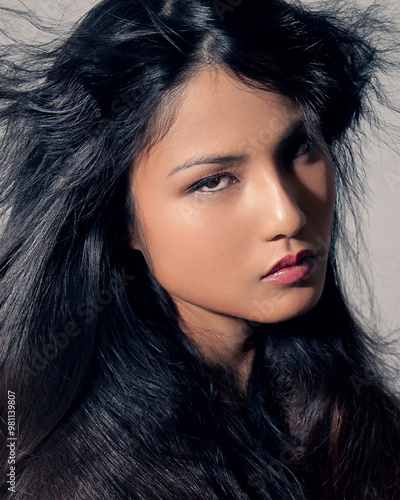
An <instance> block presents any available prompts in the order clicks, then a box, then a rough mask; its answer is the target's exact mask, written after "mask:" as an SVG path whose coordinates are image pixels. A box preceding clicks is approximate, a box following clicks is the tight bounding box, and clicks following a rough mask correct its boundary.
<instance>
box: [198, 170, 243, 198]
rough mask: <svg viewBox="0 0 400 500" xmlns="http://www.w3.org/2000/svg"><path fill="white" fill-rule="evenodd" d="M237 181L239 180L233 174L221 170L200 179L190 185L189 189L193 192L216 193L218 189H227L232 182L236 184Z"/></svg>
mask: <svg viewBox="0 0 400 500" xmlns="http://www.w3.org/2000/svg"><path fill="white" fill-rule="evenodd" d="M236 182H238V180H237V179H236V177H234V176H233V175H232V174H228V173H227V172H221V173H218V174H215V175H211V176H209V177H205V178H204V179H201V180H200V181H198V182H196V183H195V184H193V185H192V186H190V188H189V189H188V191H189V192H191V193H192V192H199V193H215V192H217V191H222V190H223V189H226V188H227V187H229V186H231V185H232V184H236Z"/></svg>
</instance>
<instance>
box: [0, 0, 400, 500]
mask: <svg viewBox="0 0 400 500" xmlns="http://www.w3.org/2000/svg"><path fill="white" fill-rule="evenodd" d="M340 5H342V3H341V2H335V6H336V8H337V7H338V6H340ZM3 10H4V9H3ZM8 12H9V11H8ZM371 14H373V12H371V11H369V13H368V12H364V13H359V15H356V13H355V14H354V16H353V17H352V18H348V20H347V21H345V20H344V17H343V16H340V15H338V16H335V15H333V14H329V13H328V11H322V10H318V11H317V10H310V9H306V8H304V7H303V6H301V5H300V4H299V3H286V2H284V1H280V0H242V1H229V2H228V1H225V2H218V1H212V0H167V1H166V0H130V1H127V0H103V1H102V2H101V3H99V4H98V5H97V6H95V7H94V8H93V9H92V10H91V11H90V12H89V13H88V14H87V15H86V16H85V17H84V18H83V20H81V22H80V23H79V24H78V25H77V26H76V27H75V28H74V30H73V32H72V33H71V34H70V35H69V37H68V38H66V39H65V40H63V41H58V42H55V43H52V44H49V45H47V46H40V47H36V48H34V47H32V46H31V47H30V48H29V51H28V50H26V53H27V54H28V52H29V54H28V56H27V57H26V60H23V59H21V57H15V54H14V52H15V50H14V49H15V47H14V48H12V47H10V46H8V49H7V50H8V53H7V52H6V49H4V52H3V54H2V57H1V60H0V62H1V68H2V69H1V71H0V100H1V108H0V120H1V125H2V131H3V132H2V142H1V150H2V155H1V170H0V207H1V210H2V213H3V216H4V220H5V222H4V225H5V226H4V229H3V231H2V234H1V239H0V278H1V291H0V293H1V295H0V328H1V344H0V363H1V365H0V366H1V372H0V377H1V392H0V405H1V408H0V415H1V416H2V419H4V421H5V425H3V427H2V431H1V432H2V436H3V438H4V440H3V442H2V443H1V445H2V446H1V460H0V464H1V467H2V468H1V474H2V476H1V477H2V484H1V488H2V489H1V494H2V495H3V497H4V498H5V497H6V496H7V495H9V496H10V498H14V499H25V498H37V499H39V498H40V499H49V500H54V499H63V500H68V499H71V500H77V499H90V500H95V499H99V500H100V499H101V500H103V499H105V498H106V499H118V500H120V499H146V500H150V499H160V500H177V499H190V500H196V499H197V500H200V499H201V500H203V499H207V500H213V499H219V500H220V499H232V500H245V499H246V500H248V499H274V500H305V499H307V500H314V499H315V500H321V499H324V500H328V499H332V500H333V499H335V500H337V499H344V498H346V499H349V500H350V499H351V500H361V499H362V500H378V499H379V500H386V499H395V498H400V470H399V469H400V428H399V427H400V425H399V416H400V405H399V401H398V399H397V398H396V396H395V395H394V394H392V393H391V390H390V389H389V388H388V387H387V386H386V382H385V380H384V378H383V376H382V374H381V373H380V371H379V369H378V367H377V362H376V360H377V358H376V356H375V353H374V351H375V350H376V348H377V346H378V347H379V341H378V340H377V339H374V337H373V335H371V332H368V331H366V330H367V328H366V327H365V325H363V326H362V325H361V322H360V321H359V320H358V319H356V317H355V315H354V314H353V313H352V312H351V309H350V307H349V305H348V304H347V303H346V300H345V293H344V291H343V286H342V285H341V280H340V274H339V271H338V258H337V255H338V254H337V248H336V247H337V245H338V244H339V243H340V242H342V243H343V241H344V238H345V234H344V231H343V229H342V228H343V226H341V217H342V214H341V210H344V206H345V204H346V201H348V200H350V202H351V200H355V199H357V198H358V197H359V195H360V192H361V191H362V187H360V186H361V184H360V179H361V178H362V174H360V173H359V171H358V170H356V168H355V163H354V161H353V159H354V155H352V151H353V150H352V148H351V145H349V142H350V140H351V138H352V137H353V136H352V135H351V132H352V131H355V130H357V127H358V126H359V124H360V121H361V119H362V118H363V116H367V117H368V115H369V113H370V107H369V104H370V96H371V94H373V93H376V92H378V91H379V88H378V86H377V79H376V76H375V75H376V71H377V70H381V69H384V59H383V56H382V53H381V52H380V50H379V48H378V47H376V46H375V45H374V43H373V40H374V38H373V33H374V31H373V29H372V28H374V27H378V23H375V22H374V17H373V16H372V15H371ZM13 51H14V52H13ZM211 62H212V63H214V64H217V65H218V66H220V67H222V68H225V69H226V70H228V71H229V72H230V74H232V75H234V76H235V77H236V78H238V79H239V80H241V81H244V82H246V83H247V84H248V85H250V86H252V87H257V88H261V89H266V90H273V91H277V92H280V93H282V94H284V95H287V96H289V97H290V98H292V99H293V100H294V101H295V102H296V103H297V104H298V105H299V106H300V107H301V109H302V110H303V112H304V116H305V119H306V122H307V126H309V128H310V129H312V128H313V127H315V124H318V125H319V126H320V127H321V130H322V132H323V135H324V138H325V141H326V143H327V145H328V147H329V150H330V153H331V155H332V158H333V162H334V165H335V175H336V179H337V199H336V207H335V214H334V223H333V227H332V238H331V240H332V243H331V247H330V249H329V263H328V271H327V276H326V281H325V286H324V290H323V294H322V297H321V299H320V301H319V302H318V304H317V305H316V306H315V307H314V308H313V309H312V310H311V311H309V312H308V313H306V314H304V315H302V316H299V317H298V318H294V319H291V320H288V321H285V322H282V323H277V324H262V325H259V326H258V327H255V328H254V333H253V334H252V337H251V338H250V339H249V342H248V345H247V347H250V346H251V347H254V348H255V353H256V354H255V359H254V364H253V368H252V372H251V374H250V378H249V383H248V390H247V393H246V394H245V395H244V394H242V393H241V392H240V391H239V389H238V388H237V386H236V382H235V378H234V375H233V372H232V371H231V370H230V368H229V367H224V366H220V365H218V364H217V363H212V362H211V361H209V360H207V359H205V358H204V357H200V354H199V353H198V352H197V350H196V349H195V348H194V346H193V345H192V344H191V342H190V341H189V340H188V337H187V336H186V335H185V334H184V333H183V332H182V331H181V329H180V328H179V321H178V319H179V318H178V317H177V312H176V310H175V308H174V306H173V303H172V300H171V298H170V297H169V295H168V293H167V292H166V291H165V290H164V289H163V288H162V287H161V286H160V285H159V284H158V283H157V281H156V280H155V278H154V277H153V276H152V275H151V273H150V272H149V268H148V266H147V265H146V260H145V259H144V258H143V255H142V254H140V253H139V252H137V251H133V250H130V249H129V246H128V243H127V234H128V233H129V231H131V229H132V227H134V225H135V223H134V215H135V214H134V210H133V207H132V202H131V197H130V193H129V176H130V173H131V170H132V165H133V164H134V162H135V160H137V158H138V157H139V155H140V154H142V153H143V151H145V149H146V148H149V147H150V146H151V145H152V144H154V143H155V142H156V141H157V140H159V138H160V137H161V136H162V135H163V134H164V133H165V132H166V130H167V129H168V124H169V123H170V117H171V116H172V114H173V113H172V111H171V110H173V108H174V103H175V102H177V100H178V99H179V89H180V88H181V87H182V86H183V85H185V83H186V82H187V81H188V79H189V78H190V77H191V75H193V74H195V73H196V71H198V70H199V69H200V68H202V67H204V66H205V65H207V64H210V63H211ZM8 391H11V392H12V393H13V394H15V411H16V417H17V418H16V424H17V425H16V427H17V429H16V436H17V440H16V441H15V443H16V452H15V467H16V486H15V488H14V490H15V491H14V492H13V491H11V490H10V489H9V487H10V483H7V478H9V476H7V474H8V473H9V471H10V463H9V462H8V457H9V456H10V449H11V448H10V446H8V445H9V444H10V442H11V441H9V440H7V437H8V436H9V434H8V428H7V417H6V416H7V404H8V403H7V401H8V397H9V394H10V393H9V392H8ZM12 406H13V405H12ZM13 442H14V441H13Z"/></svg>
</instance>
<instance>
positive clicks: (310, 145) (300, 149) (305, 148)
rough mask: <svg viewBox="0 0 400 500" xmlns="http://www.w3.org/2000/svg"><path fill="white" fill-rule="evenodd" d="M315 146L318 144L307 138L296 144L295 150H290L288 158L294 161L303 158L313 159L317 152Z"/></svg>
mask: <svg viewBox="0 0 400 500" xmlns="http://www.w3.org/2000/svg"><path fill="white" fill-rule="evenodd" d="M315 146H316V144H315V142H314V141H313V140H312V139H311V138H309V137H308V138H305V139H304V140H301V141H299V142H298V143H296V144H295V145H294V147H293V148H290V150H289V154H288V157H289V158H290V159H293V160H294V159H296V158H299V157H301V156H308V157H309V158H311V157H312V156H313V154H314V152H315Z"/></svg>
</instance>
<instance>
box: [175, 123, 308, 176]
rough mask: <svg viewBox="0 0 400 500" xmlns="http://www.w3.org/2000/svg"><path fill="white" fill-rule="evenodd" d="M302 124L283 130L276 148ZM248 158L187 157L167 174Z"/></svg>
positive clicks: (285, 141)
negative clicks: (283, 132) (196, 166)
mask: <svg viewBox="0 0 400 500" xmlns="http://www.w3.org/2000/svg"><path fill="white" fill-rule="evenodd" d="M303 126H304V120H298V121H297V122H296V123H295V124H294V125H292V126H291V127H290V128H289V130H287V131H286V132H285V134H284V135H283V136H282V137H281V138H280V140H279V144H278V148H280V147H282V146H283V145H284V144H285V143H287V142H288V141H290V139H292V137H294V136H295V135H296V134H297V132H298V131H299V130H300V129H301V128H302V127H303ZM248 159H249V155H248V154H247V153H242V154H237V155H226V156H200V157H197V158H189V159H188V160H186V161H185V162H184V163H182V164H181V165H178V166H177V167H175V168H173V169H172V170H171V172H170V173H169V174H168V175H167V177H170V176H171V175H173V174H176V173H177V172H180V171H181V170H185V169H187V168H190V167H193V166H194V165H209V164H220V165H229V164H232V163H237V162H245V161H247V160H248Z"/></svg>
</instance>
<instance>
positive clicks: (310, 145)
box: [187, 136, 316, 193]
mask: <svg viewBox="0 0 400 500" xmlns="http://www.w3.org/2000/svg"><path fill="white" fill-rule="evenodd" d="M302 146H305V147H306V151H305V152H303V153H300V154H297V152H298V151H299V149H300V148H301V147H302ZM315 147H316V140H315V139H313V138H312V137H309V136H307V137H305V138H304V139H300V140H298V141H296V143H295V144H294V145H293V147H289V148H288V150H287V151H286V152H285V154H284V163H285V164H287V163H289V162H292V161H293V160H295V159H296V158H300V157H301V156H308V157H309V158H312V156H313V155H314V153H315ZM224 177H227V178H230V179H231V180H234V181H237V182H238V179H237V178H236V177H235V176H234V175H232V174H230V173H229V172H224V171H223V170H222V169H220V170H219V171H218V172H216V173H215V174H212V175H209V176H207V177H204V178H203V179H200V180H199V181H197V182H195V183H194V184H193V185H192V186H190V187H189V188H188V190H187V192H188V193H193V192H195V191H198V190H199V189H200V188H202V187H203V186H206V185H207V184H208V183H209V182H212V181H215V180H221V179H223V178H224ZM218 184H219V182H218ZM218 184H217V186H218ZM234 184H236V182H234ZM224 189H226V188H220V189H216V190H215V191H212V190H210V191H208V192H209V193H215V192H217V191H223V190H224Z"/></svg>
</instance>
